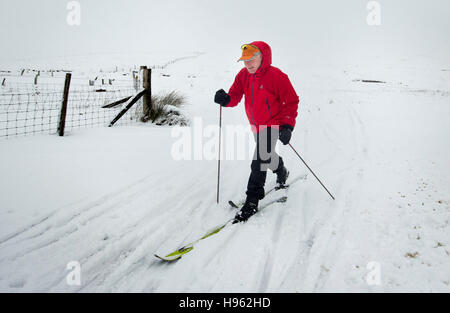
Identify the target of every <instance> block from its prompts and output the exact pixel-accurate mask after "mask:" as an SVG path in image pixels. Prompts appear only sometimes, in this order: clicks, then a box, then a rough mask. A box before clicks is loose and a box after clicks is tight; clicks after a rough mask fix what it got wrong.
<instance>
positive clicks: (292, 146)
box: [289, 144, 335, 200]
mask: <svg viewBox="0 0 450 313" xmlns="http://www.w3.org/2000/svg"><path fill="white" fill-rule="evenodd" d="M289 146H290V147H291V149H292V150H293V151H294V152H295V154H297V156H298V157H299V158H300V160H302V162H303V164H305V165H306V167H307V168H308V170H309V171H310V172H311V173H312V174H313V175H314V177H315V178H316V179H317V180H318V181H319V183H320V184H321V185H322V187H323V188H325V190H326V191H327V192H328V194H329V195H330V196H331V198H333V200H335V199H334V197H333V195H332V194H331V193H330V192H329V191H328V189H327V187H325V186H324V185H323V184H322V182H321V181H320V179H319V178H318V177H317V176H316V174H314V172H313V171H312V169H310V168H309V166H308V164H306V162H305V161H304V160H303V158H302V157H301V156H300V154H298V152H297V151H295V149H294V147H293V146H292V145H291V144H289Z"/></svg>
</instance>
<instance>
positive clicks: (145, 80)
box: [142, 66, 152, 117]
mask: <svg viewBox="0 0 450 313" xmlns="http://www.w3.org/2000/svg"><path fill="white" fill-rule="evenodd" d="M142 85H143V87H144V89H145V93H144V96H143V98H142V99H143V112H142V113H143V114H144V117H145V116H148V115H149V114H150V112H151V110H152V69H149V68H147V67H146V66H144V67H143V76H142Z"/></svg>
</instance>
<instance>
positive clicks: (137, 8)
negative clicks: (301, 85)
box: [0, 0, 450, 59]
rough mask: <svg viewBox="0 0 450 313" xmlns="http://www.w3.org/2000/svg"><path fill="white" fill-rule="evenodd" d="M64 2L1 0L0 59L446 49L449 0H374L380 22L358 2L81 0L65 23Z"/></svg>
mask: <svg viewBox="0 0 450 313" xmlns="http://www.w3.org/2000/svg"><path fill="white" fill-rule="evenodd" d="M68 2H69V1H65V0H0V42H1V58H2V59H10V58H11V59H14V58H22V57H27V58H33V57H36V58H40V57H49V56H50V57H51V56H62V55H85V54H105V53H146V52H152V51H174V50H180V51H208V52H212V51H214V50H221V51H228V50H229V51H236V47H239V46H240V45H241V44H242V43H246V42H249V41H253V40H264V41H267V42H269V43H270V44H271V45H272V46H276V47H277V48H278V51H281V50H282V51H283V52H282V53H286V54H289V53H294V52H293V51H291V50H293V47H296V49H298V47H301V49H302V50H304V51H315V50H317V49H322V50H323V49H325V50H327V51H328V50H329V53H332V51H333V49H375V50H376V49H379V50H380V51H383V49H384V50H385V49H386V48H385V47H384V46H386V45H388V46H391V47H394V46H395V47H396V49H395V51H398V52H399V53H404V52H409V53H415V52H417V53H423V52H428V53H439V54H441V55H450V1H448V0H433V1H424V0H389V1H387V0H382V1H378V2H379V3H380V5H381V25H380V26H369V25H368V24H367V22H366V18H367V15H368V11H367V8H366V5H367V3H368V2H369V1H365V0H342V1H335V0H314V1H313V0H310V1H299V0H296V1H286V0H267V1H263V0H258V1H242V0H239V1H238V0H227V1H225V0H220V1H215V0H164V1H163V0H159V1H156V0H80V1H79V3H80V5H81V25H80V26H69V25H68V24H67V22H66V18H67V14H68V10H67V8H66V6H67V3H68ZM293 42H294V43H295V44H292V43H293ZM237 49H239V48H237Z"/></svg>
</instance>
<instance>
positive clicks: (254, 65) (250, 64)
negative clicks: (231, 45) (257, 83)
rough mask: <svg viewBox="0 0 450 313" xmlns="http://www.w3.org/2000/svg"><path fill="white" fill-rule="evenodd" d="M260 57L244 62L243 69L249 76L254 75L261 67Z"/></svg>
mask: <svg viewBox="0 0 450 313" xmlns="http://www.w3.org/2000/svg"><path fill="white" fill-rule="evenodd" d="M261 62H262V55H261V54H259V55H257V56H256V57H255V58H254V59H253V60H250V61H244V64H245V67H246V68H247V71H248V72H249V73H250V74H255V73H256V71H257V70H258V68H259V67H260V66H261Z"/></svg>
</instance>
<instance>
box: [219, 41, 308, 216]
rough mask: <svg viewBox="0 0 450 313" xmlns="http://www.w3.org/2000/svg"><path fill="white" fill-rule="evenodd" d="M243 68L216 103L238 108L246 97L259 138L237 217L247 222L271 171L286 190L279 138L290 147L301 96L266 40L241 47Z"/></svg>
mask: <svg viewBox="0 0 450 313" xmlns="http://www.w3.org/2000/svg"><path fill="white" fill-rule="evenodd" d="M241 49H242V56H241V58H240V59H239V60H238V61H244V64H245V68H243V69H242V70H241V71H240V72H239V73H238V74H237V76H236V79H235V80H234V83H233V85H232V86H231V88H230V90H229V92H228V93H226V92H225V91H224V90H223V89H221V90H219V91H217V92H216V95H215V98H214V101H215V102H216V103H218V104H220V105H221V106H223V107H234V106H237V105H238V103H239V102H240V101H241V99H242V96H243V95H245V111H246V113H247V117H248V120H249V122H250V124H251V128H252V132H253V133H254V136H255V141H256V149H255V154H254V157H253V161H252V164H251V173H250V177H249V180H248V184H247V192H246V194H247V198H246V201H245V204H244V206H243V207H242V208H241V210H240V211H239V212H238V213H237V214H236V220H237V221H246V220H247V219H248V218H249V217H250V216H252V215H253V214H255V213H256V212H257V210H258V202H259V200H261V199H262V198H264V185H265V182H266V175H267V169H268V168H269V169H270V170H272V171H273V172H274V173H275V174H277V187H278V188H283V187H284V186H285V183H286V179H287V177H288V175H289V172H288V170H287V169H286V167H285V166H284V162H283V159H282V158H281V157H280V156H279V155H278V154H277V153H276V152H275V145H276V142H277V139H280V141H281V142H282V143H283V144H285V145H287V144H288V143H289V141H290V139H291V135H292V131H293V130H294V127H295V119H296V117H297V114H298V113H297V110H298V103H299V97H298V96H297V93H296V92H295V90H294V88H293V87H292V84H291V82H290V81H289V78H288V76H287V75H286V74H284V73H283V72H282V71H281V70H280V69H278V68H276V67H274V66H272V65H271V64H272V51H271V49H270V46H269V45H268V44H267V43H265V42H263V41H254V42H252V43H251V44H245V45H243V46H242V47H241Z"/></svg>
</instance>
